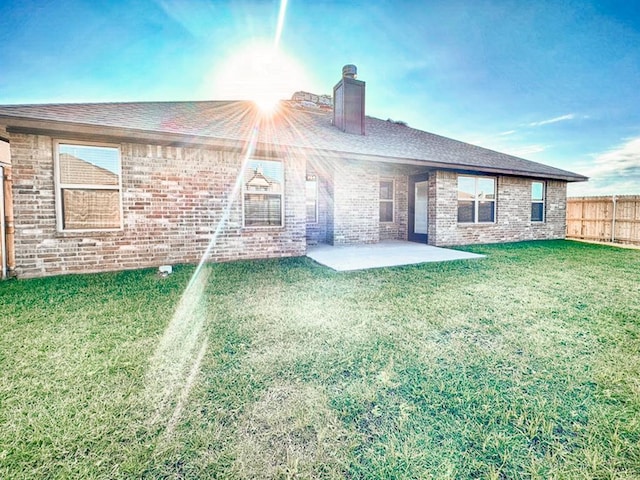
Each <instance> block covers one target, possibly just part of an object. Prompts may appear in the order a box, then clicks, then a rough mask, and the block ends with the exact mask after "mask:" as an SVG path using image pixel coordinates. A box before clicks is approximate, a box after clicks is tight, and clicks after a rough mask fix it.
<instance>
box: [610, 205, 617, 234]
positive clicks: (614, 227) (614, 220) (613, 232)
mask: <svg viewBox="0 0 640 480" xmlns="http://www.w3.org/2000/svg"><path fill="white" fill-rule="evenodd" d="M611 199H612V200H613V218H612V219H611V243H613V242H615V240H616V205H617V202H616V200H617V199H616V196H615V195H614V196H613V197H611Z"/></svg>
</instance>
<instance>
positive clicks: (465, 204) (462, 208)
mask: <svg viewBox="0 0 640 480" xmlns="http://www.w3.org/2000/svg"><path fill="white" fill-rule="evenodd" d="M473 204H474V202H473V201H464V200H458V222H460V223H469V222H474V221H475V219H474V212H473V208H474V207H473Z"/></svg>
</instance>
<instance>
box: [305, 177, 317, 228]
mask: <svg viewBox="0 0 640 480" xmlns="http://www.w3.org/2000/svg"><path fill="white" fill-rule="evenodd" d="M310 176H312V177H313V178H314V180H309V177H310ZM307 182H314V183H315V184H316V188H315V197H314V200H315V205H314V208H315V213H314V220H313V221H311V222H310V221H309V219H308V218H306V221H307V224H309V225H317V223H318V197H319V180H318V174H317V173H314V172H308V173H307V174H306V176H305V184H304V194H305V195H304V197H305V198H304V205H305V212H304V215H305V217H306V216H307V209H306V207H307V203H308V201H309V199H308V198H307Z"/></svg>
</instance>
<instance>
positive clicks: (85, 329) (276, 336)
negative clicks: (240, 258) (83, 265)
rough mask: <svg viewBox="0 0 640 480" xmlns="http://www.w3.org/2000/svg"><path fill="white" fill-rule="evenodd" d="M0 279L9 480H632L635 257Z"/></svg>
mask: <svg viewBox="0 0 640 480" xmlns="http://www.w3.org/2000/svg"><path fill="white" fill-rule="evenodd" d="M469 250H471V251H474V252H477V253H483V254H486V255H487V258H485V259H483V260H478V261H476V260H474V261H457V262H447V263H434V264H424V265H419V266H407V267H398V268H389V269H379V270H371V271H364V272H352V273H335V272H332V271H329V270H327V269H325V268H323V267H320V266H317V265H315V264H314V263H312V262H311V261H309V260H307V259H287V260H274V261H255V262H239V263H233V264H217V265H208V266H206V267H205V268H204V269H203V270H202V271H201V272H200V274H199V275H197V276H196V277H195V280H193V281H191V283H190V279H191V278H192V275H193V274H194V271H195V269H194V268H193V267H191V266H181V267H177V268H175V273H174V274H173V275H172V276H170V277H168V278H160V277H158V276H157V275H156V273H155V272H154V271H152V270H140V271H129V272H121V273H107V274H97V275H77V276H66V277H55V278H46V279H34V280H23V281H11V282H4V283H0V319H1V324H0V367H1V368H0V425H1V426H2V428H1V429H0V477H1V478H16V479H20V478H345V477H346V478H353V479H373V478H421V479H428V478H434V479H447V478H451V479H453V478H455V479H467V478H469V479H471V478H490V479H491V478H493V479H507V478H508V479H517V478H531V479H536V478H537V479H550V478H557V479H560V478H598V479H614V478H615V479H624V478H628V479H632V478H640V320H639V319H640V282H639V281H638V279H639V278H640V277H639V276H638V271H639V267H640V251H638V250H623V249H617V248H612V247H607V246H600V245H589V244H580V243H574V242H564V241H557V242H556V241H552V242H529V243H519V244H509V245H495V246H476V247H472V248H469Z"/></svg>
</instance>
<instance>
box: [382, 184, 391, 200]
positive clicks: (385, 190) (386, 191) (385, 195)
mask: <svg viewBox="0 0 640 480" xmlns="http://www.w3.org/2000/svg"><path fill="white" fill-rule="evenodd" d="M380 200H393V182H388V181H382V182H380Z"/></svg>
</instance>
